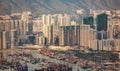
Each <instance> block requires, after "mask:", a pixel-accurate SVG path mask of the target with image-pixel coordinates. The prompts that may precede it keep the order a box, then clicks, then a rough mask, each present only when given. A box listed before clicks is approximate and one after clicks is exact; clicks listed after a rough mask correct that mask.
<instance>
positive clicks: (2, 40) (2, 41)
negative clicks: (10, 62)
mask: <svg viewBox="0 0 120 71" xmlns="http://www.w3.org/2000/svg"><path fill="white" fill-rule="evenodd" d="M1 37H2V38H1V47H2V48H3V49H6V48H7V39H6V37H7V36H6V31H2V36H1Z"/></svg>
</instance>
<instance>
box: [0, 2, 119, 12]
mask: <svg viewBox="0 0 120 71" xmlns="http://www.w3.org/2000/svg"><path fill="white" fill-rule="evenodd" d="M119 4H120V0H0V14H10V13H11V12H22V11H26V10H30V11H32V12H33V13H34V14H42V13H56V12H58V13H59V12H60V13H62V12H63V13H64V12H67V13H72V12H74V11H75V10H76V9H80V8H83V9H85V10H88V9H110V10H112V9H120V5H119Z"/></svg>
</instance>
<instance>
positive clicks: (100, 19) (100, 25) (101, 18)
mask: <svg viewBox="0 0 120 71" xmlns="http://www.w3.org/2000/svg"><path fill="white" fill-rule="evenodd" d="M107 17H108V16H107V14H105V13H103V14H100V15H97V18H96V23H97V31H102V30H104V31H107V21H108V20H107Z"/></svg>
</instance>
